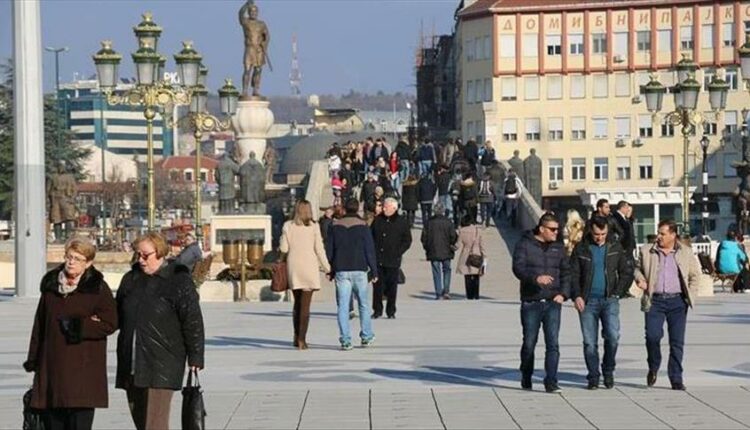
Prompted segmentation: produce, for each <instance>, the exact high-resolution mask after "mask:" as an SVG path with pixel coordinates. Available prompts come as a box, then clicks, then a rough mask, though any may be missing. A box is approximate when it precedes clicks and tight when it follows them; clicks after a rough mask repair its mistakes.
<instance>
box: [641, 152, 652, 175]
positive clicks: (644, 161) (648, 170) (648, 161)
mask: <svg viewBox="0 0 750 430" xmlns="http://www.w3.org/2000/svg"><path fill="white" fill-rule="evenodd" d="M638 177H639V178H640V179H653V178H654V162H653V159H652V157H651V156H650V155H641V156H639V157H638Z"/></svg>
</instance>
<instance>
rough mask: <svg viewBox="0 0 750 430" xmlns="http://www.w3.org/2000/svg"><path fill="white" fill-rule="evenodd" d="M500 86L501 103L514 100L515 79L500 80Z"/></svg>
mask: <svg viewBox="0 0 750 430" xmlns="http://www.w3.org/2000/svg"><path fill="white" fill-rule="evenodd" d="M500 85H501V87H502V95H501V96H500V100H502V101H513V100H516V78H515V77H509V78H502V79H501V80H500Z"/></svg>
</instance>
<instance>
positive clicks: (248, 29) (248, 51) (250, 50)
mask: <svg viewBox="0 0 750 430" xmlns="http://www.w3.org/2000/svg"><path fill="white" fill-rule="evenodd" d="M239 17H240V25H241V26H242V30H243V31H244V33H245V58H244V66H245V71H244V74H243V75H242V95H243V96H245V97H247V95H248V89H249V86H250V82H251V76H252V87H253V96H260V76H261V73H262V72H263V65H265V64H266V62H267V61H268V42H269V41H270V40H271V34H270V33H269V32H268V27H266V23H265V22H263V21H261V20H259V19H258V6H257V5H256V4H255V2H254V1H253V0H248V1H247V3H245V4H244V5H243V6H242V7H241V8H240V13H239ZM268 67H269V68H271V70H273V68H272V67H271V63H270V62H268Z"/></svg>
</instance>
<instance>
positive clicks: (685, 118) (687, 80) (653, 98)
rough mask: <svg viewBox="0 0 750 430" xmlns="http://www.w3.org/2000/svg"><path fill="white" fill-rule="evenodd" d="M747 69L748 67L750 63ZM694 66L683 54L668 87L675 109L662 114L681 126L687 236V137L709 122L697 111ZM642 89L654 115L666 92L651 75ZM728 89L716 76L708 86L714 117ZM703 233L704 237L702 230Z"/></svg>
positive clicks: (684, 221)
mask: <svg viewBox="0 0 750 430" xmlns="http://www.w3.org/2000/svg"><path fill="white" fill-rule="evenodd" d="M748 52H749V53H750V48H749V49H748ZM749 55H750V54H749ZM748 66H749V67H750V64H749V65H748ZM697 67H698V66H697V64H695V63H694V62H693V61H692V60H690V59H689V58H688V57H687V56H686V55H683V59H682V60H680V62H679V63H677V66H676V68H677V76H678V80H679V82H678V83H677V85H675V86H674V87H672V88H671V92H672V94H673V96H674V104H675V110H674V111H672V112H669V113H667V114H665V121H666V122H668V123H670V124H672V125H675V126H681V127H682V129H681V132H682V140H683V183H682V185H683V190H682V194H683V195H682V198H683V200H682V222H683V231H684V233H686V234H689V233H690V173H689V171H688V165H689V154H690V136H691V135H692V134H693V133H694V132H695V129H696V128H697V127H698V126H699V125H702V124H703V123H704V122H706V121H707V120H708V118H706V116H705V115H703V114H702V113H701V112H698V111H697V110H696V109H697V106H698V96H699V94H700V90H701V84H700V83H699V82H698V81H697V80H696V79H695V71H696V69H697ZM641 90H642V92H643V93H644V95H645V97H646V108H647V109H648V111H649V112H651V113H652V114H653V115H654V116H656V115H657V114H658V113H659V112H661V110H662V105H663V101H664V93H665V88H664V86H663V85H662V84H661V83H659V81H658V80H657V78H656V76H654V75H652V76H651V81H650V82H649V83H648V84H646V85H644V86H643V87H641ZM728 90H729V85H728V84H727V83H726V82H725V81H724V80H722V79H719V78H717V77H714V78H713V80H712V81H711V83H710V84H709V85H708V92H709V103H710V105H711V110H712V111H713V112H714V113H715V114H716V115H718V113H719V112H721V111H723V110H724V109H725V108H726V103H727V92H728ZM701 145H703V141H701ZM704 158H705V157H704ZM704 168H705V162H704ZM704 212H705V209H704ZM703 233H704V235H705V228H704V232H703Z"/></svg>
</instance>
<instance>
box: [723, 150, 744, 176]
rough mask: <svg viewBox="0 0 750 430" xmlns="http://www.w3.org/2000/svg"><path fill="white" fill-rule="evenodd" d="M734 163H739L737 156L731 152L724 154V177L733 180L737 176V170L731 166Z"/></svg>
mask: <svg viewBox="0 0 750 430" xmlns="http://www.w3.org/2000/svg"><path fill="white" fill-rule="evenodd" d="M735 161H740V159H739V155H738V154H735V153H732V152H725V153H724V177H725V178H734V177H735V176H737V169H735V168H734V167H733V166H732V163H733V162H735Z"/></svg>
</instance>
